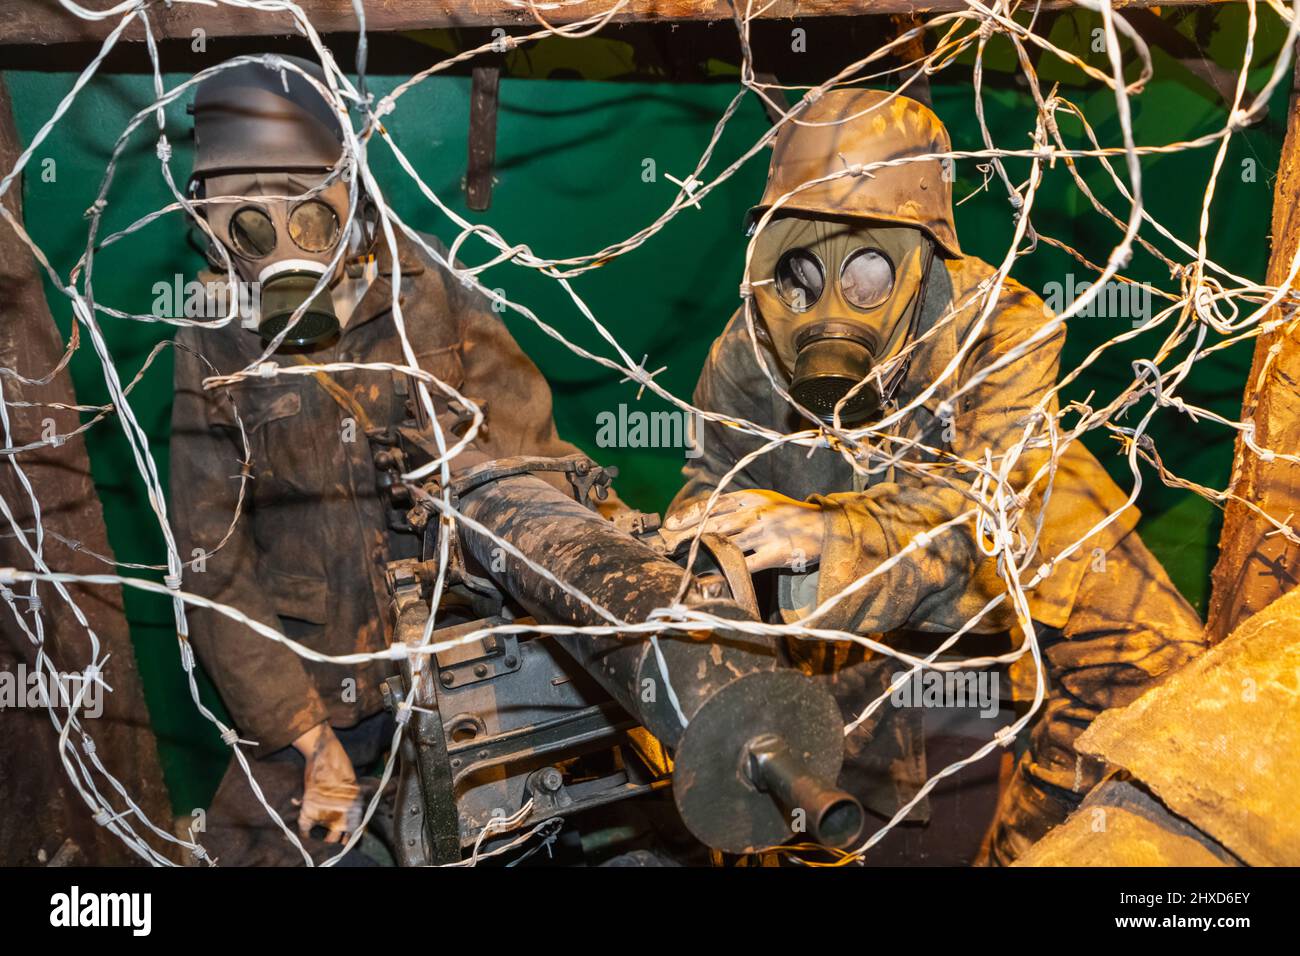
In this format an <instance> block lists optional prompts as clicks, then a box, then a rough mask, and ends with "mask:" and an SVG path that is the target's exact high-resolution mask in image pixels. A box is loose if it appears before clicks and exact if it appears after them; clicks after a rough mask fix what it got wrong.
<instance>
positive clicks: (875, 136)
mask: <svg viewBox="0 0 1300 956" xmlns="http://www.w3.org/2000/svg"><path fill="white" fill-rule="evenodd" d="M858 114H862V115H858ZM848 117H852V118H851V119H848V121H847V122H842V121H844V120H845V119H846V118H848ZM795 119H796V120H797V121H798V122H790V123H787V124H786V125H785V126H784V127H782V128H781V131H780V132H779V133H777V136H776V142H775V144H774V147H773V153H772V165H771V167H770V168H769V170H768V174H767V189H765V190H764V191H763V198H762V199H761V200H759V203H758V205H757V206H755V207H753V208H752V209H751V210H750V211H749V216H748V218H747V220H746V222H747V224H748V225H752V224H753V223H754V222H755V221H756V220H757V219H758V217H760V216H761V215H762V214H763V213H764V212H766V211H767V209H768V207H770V206H771V205H772V204H773V203H774V202H776V200H777V199H779V198H780V197H782V196H784V195H785V194H786V193H788V192H790V191H791V190H792V189H794V188H796V187H797V186H799V185H800V184H802V183H805V182H808V181H809V180H811V179H818V178H820V177H822V176H827V175H829V174H831V173H833V172H837V171H838V170H841V169H844V168H845V167H846V166H851V165H854V164H857V163H863V164H867V163H877V162H881V161H882V160H889V159H898V158H899V157H901V156H922V155H926V154H928V153H946V152H949V151H950V150H951V149H952V143H951V141H950V140H949V139H948V131H947V130H945V129H944V127H943V123H941V122H939V117H937V116H935V115H934V113H933V112H931V111H930V110H929V109H928V108H927V107H925V106H923V105H922V104H920V103H918V102H917V101H916V100H911V99H908V98H907V97H905V96H895V97H893V99H890V94H889V93H886V92H883V91H881V90H859V89H841V90H829V91H827V92H826V93H823V94H822V96H821V98H820V99H818V100H816V101H815V102H813V103H811V104H809V106H808V107H807V108H806V109H805V110H804V111H803V112H802V113H799V114H798V115H797V116H796V117H795ZM801 124H802V125H801ZM808 124H817V125H808ZM950 180H951V177H945V176H944V175H943V164H942V163H941V161H940V160H937V159H933V160H924V161H920V162H915V163H906V164H904V165H901V166H885V167H881V168H878V169H875V170H872V175H871V176H869V177H868V176H841V177H839V178H837V179H832V180H830V181H829V182H825V183H819V184H818V185H816V186H813V187H811V188H809V189H805V190H803V191H802V192H799V193H797V194H795V195H794V196H792V197H791V198H790V199H788V200H787V201H786V202H784V203H782V205H781V210H782V211H789V212H802V213H811V214H814V215H827V216H835V217H839V218H847V219H864V220H869V221H872V222H880V223H895V224H898V225H903V226H914V227H916V228H918V229H920V230H921V231H922V232H924V233H926V234H927V235H928V236H929V237H930V238H931V239H933V240H934V241H935V243H936V244H937V245H938V246H939V248H940V250H941V251H942V252H943V253H944V254H946V255H948V256H950V257H953V258H956V257H959V256H961V254H962V253H961V247H960V246H959V245H958V244H957V230H956V228H955V226H954V225H953V216H952V183H951V181H950Z"/></svg>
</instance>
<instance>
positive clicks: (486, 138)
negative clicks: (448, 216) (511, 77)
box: [465, 64, 501, 212]
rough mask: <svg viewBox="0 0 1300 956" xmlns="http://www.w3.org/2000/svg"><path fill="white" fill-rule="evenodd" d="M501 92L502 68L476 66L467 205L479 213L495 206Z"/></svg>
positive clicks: (470, 118)
mask: <svg viewBox="0 0 1300 956" xmlns="http://www.w3.org/2000/svg"><path fill="white" fill-rule="evenodd" d="M500 89H501V68H500V67H499V66H497V65H496V64H492V65H490V66H476V67H474V73H473V79H472V80H471V81H470V94H469V168H468V169H467V170H466V172H465V205H467V206H469V208H470V209H473V210H474V211H475V212H485V211H486V210H487V208H488V207H489V206H490V205H492V176H493V173H494V172H495V170H494V169H493V167H494V166H495V165H496V160H497V106H498V101H499V98H500V97H499V93H500Z"/></svg>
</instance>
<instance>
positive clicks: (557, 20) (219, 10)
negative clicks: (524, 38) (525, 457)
mask: <svg viewBox="0 0 1300 956" xmlns="http://www.w3.org/2000/svg"><path fill="white" fill-rule="evenodd" d="M116 2H117V0H82V6H84V7H88V8H101V9H107V8H110V7H111V6H113V5H114V4H115V3H116ZM540 2H541V6H540V7H539V9H541V10H542V13H543V15H544V16H545V17H546V18H547V20H548V21H549V22H550V23H552V24H554V25H560V24H566V23H574V22H576V21H578V20H582V19H585V18H587V17H591V16H594V15H596V14H599V13H601V12H603V11H606V10H608V9H609V8H610V7H611V6H612V5H613V0H591V2H584V3H575V4H567V3H566V4H565V5H564V6H556V5H555V0H549V2H546V0H540ZM1206 2H1211V3H1221V2H1233V0H1116V2H1115V7H1116V8H1117V9H1123V8H1125V7H1173V6H1202V5H1204V4H1205V3H1206ZM299 5H300V6H301V7H302V8H303V9H304V10H305V11H306V12H307V15H308V17H309V18H310V19H311V22H312V24H313V25H314V26H315V28H316V29H317V30H319V31H320V32H322V33H351V32H355V30H356V28H357V20H356V16H355V15H354V13H353V11H352V3H351V0H300V4H299ZM5 6H6V9H5V16H4V18H3V20H0V44H15V43H23V44H51V43H76V42H85V41H89V40H100V39H103V38H104V37H105V36H107V35H108V34H109V33H110V32H111V31H112V30H113V28H114V27H115V26H116V25H117V19H116V18H113V19H111V20H98V21H89V20H82V19H80V18H78V17H76V16H73V15H72V14H70V13H68V12H67V11H66V10H64V9H63V8H62V7H61V6H59V5H58V3H57V0H8V2H7V3H6V5H5ZM755 6H756V7H757V8H759V9H760V10H761V13H760V16H761V17H762V18H763V19H789V18H793V17H799V18H806V17H843V16H868V15H875V14H920V13H937V12H951V11H954V10H965V9H966V8H967V7H966V3H965V2H964V0H770V2H766V3H763V2H759V0H755ZM1041 6H1042V8H1044V9H1059V8H1066V7H1072V6H1075V4H1074V2H1073V0H1044V2H1043V3H1042V4H1041ZM547 7H551V8H550V9H547ZM731 19H732V6H731V2H730V0H631V2H630V3H628V4H627V5H626V6H625V7H624V8H623V9H622V10H620V11H619V12H618V13H617V14H616V15H615V16H614V17H613V21H612V22H614V23H631V22H640V21H662V22H681V21H689V20H704V21H707V20H726V21H730V20H731ZM152 21H153V24H154V29H155V35H156V36H160V37H192V36H194V35H195V31H196V30H202V31H203V35H204V36H205V37H222V36H277V35H284V34H289V33H293V32H294V26H293V20H292V18H291V17H290V16H289V15H288V14H287V13H261V12H253V11H248V10H237V9H234V8H231V7H224V6H223V7H216V8H213V7H207V6H202V5H197V4H193V5H192V4H178V5H176V6H173V7H172V8H171V9H167V8H166V7H164V6H163V5H162V4H156V5H155V8H154V10H153V13H152ZM536 25H537V21H536V19H535V18H534V17H533V16H532V15H531V14H530V13H529V12H528V10H527V8H526V7H524V6H522V5H520V4H517V3H510V2H507V0H367V3H366V29H367V30H368V31H374V32H388V31H394V30H427V29H438V28H444V27H490V26H500V27H533V26H536ZM125 38H126V39H130V40H141V39H143V31H142V30H141V29H139V28H138V27H135V26H133V28H132V29H131V30H129V31H128V32H127V33H126V34H125Z"/></svg>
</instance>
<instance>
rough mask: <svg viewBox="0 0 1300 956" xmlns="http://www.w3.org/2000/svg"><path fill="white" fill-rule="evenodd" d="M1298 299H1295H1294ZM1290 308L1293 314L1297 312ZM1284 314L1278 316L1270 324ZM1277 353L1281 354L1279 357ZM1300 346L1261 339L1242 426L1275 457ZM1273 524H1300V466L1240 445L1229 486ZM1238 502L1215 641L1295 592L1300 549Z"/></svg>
mask: <svg viewBox="0 0 1300 956" xmlns="http://www.w3.org/2000/svg"><path fill="white" fill-rule="evenodd" d="M1298 90H1300V61H1297V72H1296V74H1295V79H1293V83H1292V90H1291V106H1290V109H1289V110H1288V113H1287V124H1286V140H1285V141H1284V142H1283V144H1282V156H1281V158H1280V159H1279V161H1278V170H1277V182H1276V183H1275V185H1274V187H1273V251H1272V255H1271V257H1270V259H1269V263H1268V279H1267V282H1268V284H1269V285H1277V284H1280V283H1281V282H1282V281H1283V280H1284V279H1285V278H1286V276H1287V273H1288V272H1289V271H1290V268H1291V260H1292V259H1293V258H1294V257H1295V254H1296V251H1297V249H1300V98H1298V97H1297V91H1298ZM1292 295H1293V296H1294V295H1295V293H1294V292H1293V293H1292ZM1290 308H1292V309H1294V308H1295V306H1294V305H1292V306H1290ZM1281 314H1283V310H1280V309H1274V310H1273V315H1271V316H1270V318H1277V317H1279V316H1280V315H1281ZM1275 350H1276V351H1275ZM1298 389H1300V339H1298V338H1297V333H1296V331H1295V330H1294V329H1293V330H1291V331H1290V332H1287V331H1285V330H1279V331H1277V332H1273V333H1272V334H1270V335H1264V336H1260V338H1259V339H1258V341H1257V342H1256V344H1255V359H1254V361H1253V362H1252V364H1251V369H1250V377H1249V378H1248V379H1247V380H1246V393H1245V396H1244V398H1243V399H1242V420H1243V421H1246V422H1253V423H1254V425H1255V441H1256V442H1257V443H1258V444H1259V445H1260V446H1262V447H1264V448H1270V449H1272V450H1274V451H1277V452H1284V453H1287V454H1292V455H1294V454H1296V453H1297V452H1300V400H1297V394H1296V393H1297V390H1298ZM1228 487H1229V488H1230V489H1231V490H1232V491H1233V493H1234V494H1236V495H1238V496H1239V497H1241V498H1243V499H1245V500H1246V501H1250V502H1253V503H1254V504H1256V505H1257V506H1259V507H1260V508H1261V509H1263V510H1264V511H1265V512H1267V513H1268V514H1270V515H1272V516H1273V517H1275V518H1278V519H1283V520H1286V521H1288V522H1289V523H1290V524H1291V525H1292V527H1295V526H1296V524H1297V522H1298V521H1300V467H1298V466H1296V465H1294V464H1291V463H1289V462H1285V461H1278V460H1276V459H1275V460H1273V461H1261V460H1260V459H1259V457H1258V456H1256V455H1255V454H1254V453H1253V452H1252V451H1250V450H1249V449H1248V448H1245V447H1244V446H1243V444H1242V442H1241V440H1240V439H1238V440H1237V448H1236V455H1235V457H1234V459H1233V470H1232V478H1231V480H1230V482H1229V486H1228ZM1271 530H1272V528H1271V526H1270V525H1268V524H1267V523H1265V522H1264V521H1263V520H1261V518H1260V517H1259V515H1257V514H1256V513H1254V512H1253V511H1251V510H1250V509H1248V508H1246V507H1245V506H1243V505H1242V504H1240V503H1238V502H1230V503H1229V504H1228V507H1227V509H1226V512H1225V515H1224V519H1223V533H1222V534H1221V535H1220V536H1219V560H1218V563H1217V564H1216V565H1215V567H1214V577H1213V590H1212V592H1211V597H1210V608H1209V614H1208V616H1207V620H1206V632H1207V634H1208V635H1209V637H1210V640H1211V641H1213V642H1217V641H1221V640H1223V638H1225V637H1227V636H1228V634H1230V633H1231V632H1232V631H1233V630H1234V629H1235V628H1236V627H1237V625H1239V624H1241V623H1242V622H1243V621H1245V620H1246V619H1247V618H1248V617H1250V616H1251V615H1252V614H1254V613H1256V612H1257V611H1260V610H1262V609H1263V608H1264V607H1266V606H1268V605H1269V604H1271V603H1272V602H1273V601H1274V600H1276V599H1277V598H1278V597H1281V596H1282V595H1283V594H1285V593H1286V592H1287V591H1290V590H1291V589H1292V588H1294V587H1295V586H1296V582H1297V581H1298V580H1300V548H1297V547H1296V546H1294V545H1292V544H1290V543H1289V542H1288V541H1287V540H1286V538H1284V537H1283V536H1282V535H1280V534H1273V535H1270V534H1269V532H1270V531H1271Z"/></svg>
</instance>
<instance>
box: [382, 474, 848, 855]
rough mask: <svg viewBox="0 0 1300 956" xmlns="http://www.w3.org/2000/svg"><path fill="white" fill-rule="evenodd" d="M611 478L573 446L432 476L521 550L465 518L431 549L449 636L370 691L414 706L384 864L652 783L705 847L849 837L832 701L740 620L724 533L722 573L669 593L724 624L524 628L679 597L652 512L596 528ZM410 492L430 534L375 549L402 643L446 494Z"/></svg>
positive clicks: (596, 806) (745, 580)
mask: <svg viewBox="0 0 1300 956" xmlns="http://www.w3.org/2000/svg"><path fill="white" fill-rule="evenodd" d="M545 471H552V472H560V473H563V474H565V475H566V476H568V478H569V479H570V484H571V489H572V492H573V494H572V496H569V495H566V494H564V493H563V492H561V491H559V490H558V489H556V488H555V487H554V486H552V485H551V484H548V483H547V482H545V481H542V480H541V479H539V478H538V477H535V474H536V473H537V472H545ZM610 477H612V476H611V474H610V472H609V471H606V470H604V469H601V468H600V467H599V466H598V465H596V464H595V463H594V462H592V461H591V460H590V459H588V458H586V456H583V455H572V456H568V457H566V458H559V459H542V458H534V457H520V458H512V459H500V460H494V461H486V462H482V463H480V464H478V465H477V466H476V467H474V468H471V469H469V470H468V471H465V472H463V473H462V474H461V475H460V476H459V477H457V478H456V480H454V481H453V482H452V484H451V485H450V486H449V487H448V488H447V489H446V490H445V492H446V495H447V497H448V498H449V499H450V501H451V502H452V506H453V507H454V508H455V509H456V510H457V511H458V512H459V513H460V514H462V515H463V516H464V517H466V518H468V519H470V521H472V522H475V523H477V524H479V525H481V526H482V527H484V528H486V529H488V530H490V531H491V532H492V533H493V534H494V535H496V536H497V537H498V538H500V539H501V540H503V541H505V542H507V543H508V544H509V545H510V546H511V547H512V548H513V549H514V550H515V551H516V552H517V553H518V554H520V555H522V556H523V557H524V558H525V559H527V560H520V559H519V558H518V557H516V556H515V555H513V554H509V553H507V552H506V551H505V550H504V549H502V548H500V546H499V545H498V544H497V543H496V542H495V541H494V540H493V539H492V538H490V537H488V536H487V535H484V534H482V533H479V532H476V531H474V530H472V529H471V528H469V527H467V526H466V525H465V523H464V522H462V523H461V533H460V534H459V535H456V536H454V537H455V540H452V541H448V542H446V544H447V546H448V549H449V552H450V554H451V560H450V561H449V563H448V567H447V569H446V571H445V573H444V576H443V579H442V588H443V591H442V593H443V595H444V598H443V601H442V603H441V604H440V607H439V611H438V618H439V622H440V624H441V626H439V627H438V628H437V629H436V630H434V631H433V634H432V640H433V641H434V642H435V643H438V644H442V645H447V644H450V643H451V642H456V643H455V644H454V645H453V646H449V647H448V648H447V649H446V650H443V651H440V652H439V653H437V654H436V655H434V656H428V655H411V656H409V657H408V658H407V659H406V660H405V661H403V663H402V666H401V668H400V674H399V675H398V676H397V677H395V678H392V679H391V680H390V681H389V682H388V683H387V685H386V695H387V697H388V700H389V702H390V706H392V707H393V708H394V709H395V708H397V707H398V706H399V705H400V704H401V702H403V701H406V700H408V699H409V700H410V701H411V703H412V704H413V705H414V709H413V710H412V712H411V717H410V726H409V728H408V730H409V732H408V733H407V734H406V735H404V744H403V752H402V753H401V755H400V756H401V758H402V760H401V774H400V778H399V784H398V791H397V806H396V809H395V837H394V842H395V843H396V844H397V846H396V850H397V856H398V859H399V862H401V863H403V864H406V865H422V864H430V863H448V862H455V861H457V860H459V859H461V857H462V853H463V851H464V850H465V848H467V847H470V846H472V845H474V844H475V843H476V841H478V840H479V837H480V834H481V833H482V832H483V830H484V827H485V826H487V824H488V823H489V821H491V820H492V819H493V818H494V817H495V818H498V819H500V818H502V817H511V818H514V817H516V816H518V813H519V811H520V810H521V808H523V807H524V806H529V807H530V811H529V814H528V816H527V819H526V821H525V822H527V823H529V824H530V825H531V824H535V823H538V822H541V821H544V820H547V819H549V818H563V819H564V820H565V821H566V822H571V821H580V820H583V819H587V818H590V817H592V816H595V815H598V814H599V811H601V810H602V809H603V810H606V811H609V809H610V808H613V807H615V805H617V806H618V807H623V808H630V807H634V806H635V807H640V808H642V809H647V808H653V807H655V806H657V807H660V808H662V807H663V805H664V803H665V800H664V799H662V798H660V799H658V800H655V799H654V797H655V796H656V795H663V796H665V797H666V796H667V795H668V794H669V793H670V794H671V806H672V807H674V808H675V814H676V815H677V816H679V818H680V822H678V821H671V822H670V823H668V824H666V826H668V827H670V828H671V826H672V825H673V824H674V823H675V824H676V825H677V827H678V829H680V827H681V825H682V824H684V827H685V830H686V831H689V834H690V835H691V836H693V838H694V839H695V840H698V841H699V843H700V844H703V846H704V847H707V848H709V849H711V850H714V851H721V852H725V853H733V854H743V853H751V852H756V851H759V850H762V849H764V848H767V847H770V846H773V845H776V844H779V843H782V842H784V841H786V840H787V839H789V838H790V836H791V834H792V833H794V832H803V833H806V834H807V836H808V837H810V838H811V839H812V840H815V841H816V842H819V843H822V844H824V845H827V846H833V847H843V846H846V845H849V844H850V843H852V841H853V840H854V839H855V838H856V837H857V835H858V834H859V832H860V831H861V828H862V824H863V811H862V807H861V805H860V804H859V803H858V802H857V800H856V799H854V798H853V797H852V796H850V795H849V794H847V793H845V792H843V791H841V790H838V789H836V788H835V786H834V783H835V780H836V778H837V776H838V774H839V770H840V766H841V763H842V761H843V746H844V743H843V741H844V726H843V722H842V718H841V716H840V712H839V709H838V707H837V706H836V704H835V702H834V701H833V700H832V698H831V697H830V695H829V694H828V693H827V692H826V691H825V690H823V689H822V688H820V687H818V686H817V685H816V684H814V683H813V682H812V681H811V680H809V679H808V678H806V677H805V676H804V675H802V674H801V673H799V672H798V671H796V670H793V669H791V668H788V667H784V666H782V663H781V659H780V656H779V654H778V649H777V646H776V642H775V640H774V639H773V638H772V637H770V636H768V635H763V634H759V633H756V632H755V631H754V630H752V629H746V628H745V627H744V624H745V622H749V621H755V620H757V606H756V604H755V602H754V596H753V589H752V584H751V583H750V581H749V577H748V573H747V572H746V571H745V569H744V561H743V556H741V555H740V553H739V551H737V550H736V549H735V548H734V546H732V545H730V544H729V543H728V542H727V541H726V540H725V539H722V538H718V537H716V536H706V537H707V538H709V540H705V541H703V542H702V543H703V544H704V545H705V547H706V549H707V550H709V551H710V552H711V553H712V554H713V556H714V559H715V562H716V567H717V568H719V569H720V570H721V572H722V573H721V574H705V575H694V574H693V575H691V577H690V581H689V585H688V588H687V595H686V599H685V603H686V604H687V605H688V606H690V607H693V608H696V609H699V610H701V611H705V612H707V613H709V614H711V615H713V616H714V617H716V618H720V619H722V620H724V621H734V622H735V626H734V627H727V628H714V629H712V630H708V631H701V632H698V633H695V632H691V633H686V632H676V633H661V634H660V635H659V637H658V639H657V640H656V641H651V640H650V639H649V638H648V637H647V636H645V635H643V634H631V635H628V634H618V633H614V634H608V635H606V634H602V635H598V636H594V635H590V634H558V635H555V636H553V637H546V636H538V635H537V634H536V632H535V631H533V632H531V633H530V629H532V628H535V627H536V626H537V625H538V624H539V623H540V624H542V625H548V624H564V625H573V626H597V627H600V626H608V625H609V623H610V622H609V620H608V619H607V618H606V617H605V616H603V615H602V614H600V613H599V611H598V610H597V609H596V607H599V608H603V609H605V610H606V611H607V612H609V613H610V614H612V615H614V617H615V618H616V619H617V620H619V621H622V622H625V623H628V624H636V623H639V622H643V621H645V620H646V618H647V617H648V615H649V614H650V612H651V611H652V610H654V609H656V608H667V607H670V606H671V605H673V604H674V602H675V601H676V600H677V594H678V591H679V589H680V586H681V584H682V578H683V575H684V574H685V573H686V572H685V571H684V569H683V568H682V567H681V566H680V565H678V564H676V563H674V562H673V561H672V560H670V559H669V558H668V557H667V556H666V555H665V554H664V553H663V551H662V549H656V548H655V547H652V545H651V543H648V541H652V540H653V539H654V538H656V537H657V536H655V535H653V530H654V528H655V527H656V525H657V522H656V521H655V520H654V519H653V517H651V516H645V515H639V514H638V513H631V514H625V515H622V516H620V518H619V520H618V521H610V520H607V519H606V518H604V517H602V516H600V515H599V514H598V513H597V512H596V511H595V510H594V505H595V503H596V502H598V501H599V500H602V499H603V498H604V497H605V494H606V492H605V489H607V488H608V484H609V479H610ZM412 491H413V495H414V500H415V504H414V507H412V508H411V509H410V512H409V514H408V516H407V517H408V520H409V522H410V524H411V525H412V527H414V528H416V529H420V530H422V531H423V533H424V535H425V543H424V552H423V557H422V558H421V559H416V560H405V561H397V562H394V563H393V564H391V565H390V566H389V582H390V588H391V591H392V594H393V607H394V613H395V616H396V630H395V638H394V639H395V640H396V641H400V642H403V643H406V644H407V645H410V646H416V645H418V644H420V643H421V642H422V640H423V639H424V632H425V629H426V627H427V624H428V613H429V604H430V601H431V597H432V594H433V591H434V588H435V587H436V586H437V582H438V560H437V555H438V553H439V551H440V548H441V546H442V542H441V541H440V540H439V538H438V535H439V534H440V533H441V529H442V528H444V527H445V525H444V523H443V522H442V521H441V520H440V515H441V511H440V509H439V507H438V505H439V502H440V501H442V499H443V496H444V489H442V488H440V487H439V486H438V485H437V483H436V482H435V483H430V484H428V485H425V486H424V487H423V488H421V489H412ZM638 535H639V536H638ZM559 582H564V584H565V585H567V588H566V587H564V586H561V584H560V583H559ZM579 595H581V597H580V596H579ZM584 597H585V598H588V599H590V603H589V602H588V601H587V600H584V599H583V598H584ZM593 604H594V605H595V606H596V607H593ZM442 622H445V623H442ZM656 645H657V646H656ZM665 672H666V676H665ZM683 718H685V720H684V721H683ZM530 801H531V803H530ZM647 812H650V810H649V809H647ZM604 816H605V817H606V818H608V816H609V813H608V812H606V813H605V814H604ZM516 822H518V821H516ZM688 842H689V841H688ZM696 849H697V850H698V846H696ZM687 855H689V851H688V853H687Z"/></svg>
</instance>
